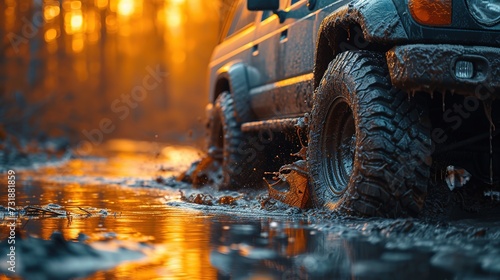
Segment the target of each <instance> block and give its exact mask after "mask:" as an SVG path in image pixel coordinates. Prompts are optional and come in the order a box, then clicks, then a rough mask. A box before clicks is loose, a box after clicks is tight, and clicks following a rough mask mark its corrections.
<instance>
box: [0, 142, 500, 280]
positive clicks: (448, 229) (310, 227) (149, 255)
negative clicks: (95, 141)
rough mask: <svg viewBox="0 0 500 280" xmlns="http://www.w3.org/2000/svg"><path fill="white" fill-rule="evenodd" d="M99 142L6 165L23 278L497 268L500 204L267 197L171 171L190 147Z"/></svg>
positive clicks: (435, 272)
mask: <svg viewBox="0 0 500 280" xmlns="http://www.w3.org/2000/svg"><path fill="white" fill-rule="evenodd" d="M101 148H102V149H101V151H100V152H99V153H97V154H96V155H95V156H92V157H88V158H85V159H65V160H63V161H61V162H58V163H54V162H46V163H43V164H40V165H38V166H36V167H35V168H34V169H32V168H30V169H24V170H21V169H18V170H17V169H16V168H15V167H12V169H14V170H15V171H16V173H17V174H16V190H17V191H16V205H17V206H18V208H19V209H17V210H18V211H17V212H16V217H18V218H17V224H16V230H17V231H16V250H17V251H16V254H17V255H16V256H17V259H16V266H17V267H16V269H17V272H16V274H17V275H21V276H22V278H24V279H68V278H78V279H422V278H425V279H499V278H500V219H499V218H498V217H499V216H498V215H494V216H489V217H482V218H477V217H475V218H474V219H470V218H469V219H463V218H462V219H454V220H452V221H449V222H443V221H440V220H432V219H425V221H424V220H422V219H397V220H389V219H354V218H345V217H344V218H342V217H333V216H331V215H329V213H326V212H322V211H318V210H300V209H297V208H292V207H288V206H286V205H283V204H281V203H279V202H273V201H270V202H268V203H266V204H265V205H264V207H263V204H262V202H263V201H265V200H266V193H265V191H251V192H217V191H215V190H213V189H212V188H210V187H205V188H203V189H193V188H192V187H191V186H190V185H188V184H185V183H178V182H175V181H174V180H173V179H171V178H169V177H171V176H175V175H178V174H179V173H180V172H181V171H182V170H185V169H186V168H187V167H188V166H189V164H190V163H191V161H193V160H194V159H196V158H197V157H199V151H197V150H196V149H194V148H191V147H179V146H175V147H174V146H171V147H169V146H165V145H160V144H151V143H138V142H130V141H115V142H112V143H108V145H104V146H103V147H101ZM6 176H7V175H6V174H4V180H5V181H6V180H7V179H6ZM4 185H5V184H4V183H2V186H4ZM181 192H182V193H181ZM198 194H199V195H198ZM196 197H198V198H199V199H198V200H196ZM0 199H1V202H0V205H4V206H7V201H8V193H7V189H6V187H5V188H4V187H2V189H1V190H0ZM190 201H196V202H198V204H196V203H190ZM0 210H2V211H1V213H0V217H1V218H2V228H1V232H0V238H1V240H3V242H2V243H0V249H1V251H2V254H1V255H0V262H1V263H0V271H1V272H2V273H4V274H7V275H8V276H0V279H10V278H17V277H16V276H14V275H13V274H12V273H10V272H9V271H8V270H7V269H8V268H9V265H8V263H7V260H8V256H7V254H8V253H9V252H8V251H9V247H8V246H7V240H8V239H7V237H8V236H9V227H10V223H11V221H10V220H9V214H8V212H7V211H6V210H5V209H0ZM21 236H24V237H23V239H22V238H21ZM4 252H5V253H4ZM35 259H36V261H34V260H35ZM6 263H7V264H6Z"/></svg>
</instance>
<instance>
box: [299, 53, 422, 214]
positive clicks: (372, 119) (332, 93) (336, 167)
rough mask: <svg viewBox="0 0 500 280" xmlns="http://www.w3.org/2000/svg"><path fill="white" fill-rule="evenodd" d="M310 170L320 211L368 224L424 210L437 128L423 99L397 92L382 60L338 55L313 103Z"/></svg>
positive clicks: (363, 55)
mask: <svg viewBox="0 0 500 280" xmlns="http://www.w3.org/2000/svg"><path fill="white" fill-rule="evenodd" d="M313 104H314V105H313V109H312V112H311V122H310V132H309V147H308V155H307V156H308V163H309V173H310V177H311V181H312V185H313V190H312V196H313V199H314V201H315V202H316V203H317V204H319V206H322V207H327V208H330V209H332V210H338V211H340V212H344V213H349V214H355V215H361V216H388V217H395V216H407V215H416V214H418V212H419V211H420V210H421V208H422V206H423V204H424V199H425V196H426V193H427V183H428V178H429V175H430V164H431V157H430V156H431V141H430V128H429V126H428V125H426V120H427V117H426V111H425V110H424V109H423V108H422V107H423V106H422V105H423V104H422V102H419V101H418V100H417V98H412V99H411V100H410V99H409V98H408V95H407V94H406V93H404V92H402V91H399V90H396V89H395V88H393V87H392V86H391V82H390V78H389V75H388V70H387V66H386V61H385V58H384V56H383V55H382V54H378V53H372V52H366V51H360V52H345V53H342V54H339V55H338V56H337V57H336V58H335V59H334V60H333V61H332V62H331V63H330V65H329V67H328V70H327V71H326V72H325V75H324V76H323V79H322V81H321V84H320V86H319V87H318V90H317V92H316V94H315V96H314V103H313Z"/></svg>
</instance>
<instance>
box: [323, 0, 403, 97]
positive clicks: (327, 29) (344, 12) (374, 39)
mask: <svg viewBox="0 0 500 280" xmlns="http://www.w3.org/2000/svg"><path fill="white" fill-rule="evenodd" d="M353 25H357V26H359V27H360V28H361V30H362V32H363V37H364V39H365V40H366V42H369V43H376V44H377V43H378V44H382V45H394V44H397V43H403V42H405V41H408V35H407V33H406V31H405V29H404V27H403V24H402V22H401V18H400V16H399V14H398V11H397V9H396V6H395V5H394V3H393V1H392V0H377V1H373V0H356V1H353V2H351V3H350V4H348V5H345V6H342V7H341V8H339V9H337V10H336V11H334V12H333V13H331V14H330V15H328V16H327V17H325V18H324V19H323V21H322V22H321V25H320V28H319V30H318V40H317V45H316V57H315V63H314V88H317V87H318V85H319V83H320V82H321V79H322V78H323V74H324V73H325V71H326V69H327V68H328V64H329V63H330V62H331V61H332V60H333V59H334V58H335V56H336V55H337V54H339V53H340V52H343V51H345V50H347V49H343V48H342V46H341V42H342V40H345V39H346V38H342V34H344V35H345V36H349V35H348V32H349V28H350V27H351V26H353ZM353 48H357V49H363V48H362V47H359V46H356V45H354V46H351V48H349V50H352V49H353Z"/></svg>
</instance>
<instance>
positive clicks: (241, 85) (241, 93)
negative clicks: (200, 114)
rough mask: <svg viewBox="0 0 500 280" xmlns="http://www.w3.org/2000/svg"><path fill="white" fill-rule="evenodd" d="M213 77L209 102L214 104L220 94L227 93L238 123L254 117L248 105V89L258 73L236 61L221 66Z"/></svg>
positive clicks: (255, 81)
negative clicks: (231, 100) (213, 81)
mask: <svg viewBox="0 0 500 280" xmlns="http://www.w3.org/2000/svg"><path fill="white" fill-rule="evenodd" d="M215 77H216V78H215V83H214V86H213V87H211V91H210V100H209V101H210V102H211V103H212V104H214V103H215V100H216V99H217V97H218V96H219V95H220V94H221V93H223V92H225V91H228V92H229V93H230V94H231V96H232V97H233V102H234V107H235V114H236V117H237V119H238V121H248V120H250V119H252V118H253V116H254V115H253V111H252V108H251V104H250V88H251V86H252V85H255V84H256V83H257V82H258V80H259V74H258V72H257V71H256V70H255V69H253V68H251V67H250V66H248V65H246V64H245V63H243V62H241V61H236V62H230V63H228V64H226V65H224V66H222V67H221V68H220V69H219V70H218V71H217V72H216V74H215Z"/></svg>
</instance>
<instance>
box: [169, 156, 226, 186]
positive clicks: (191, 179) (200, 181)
mask: <svg viewBox="0 0 500 280" xmlns="http://www.w3.org/2000/svg"><path fill="white" fill-rule="evenodd" d="M177 180H178V181H181V182H184V183H189V184H193V186H194V187H201V186H204V185H218V184H219V183H220V182H221V181H222V166H221V164H220V163H219V162H218V161H216V160H214V159H213V158H212V157H208V156H207V157H204V158H202V159H201V160H198V161H195V162H193V163H192V164H191V166H190V167H189V168H188V170H186V171H185V172H182V173H181V174H180V175H179V176H177Z"/></svg>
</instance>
